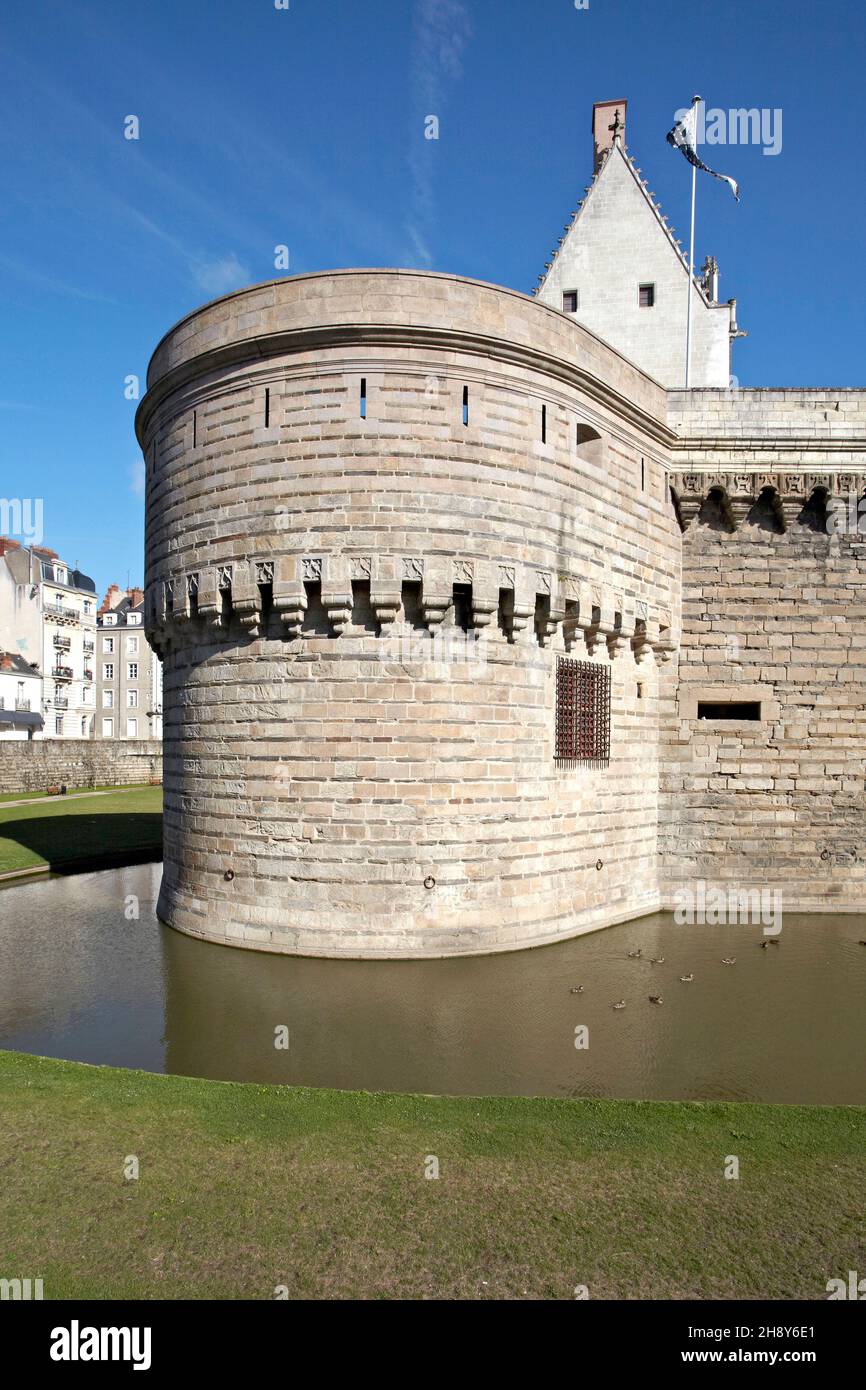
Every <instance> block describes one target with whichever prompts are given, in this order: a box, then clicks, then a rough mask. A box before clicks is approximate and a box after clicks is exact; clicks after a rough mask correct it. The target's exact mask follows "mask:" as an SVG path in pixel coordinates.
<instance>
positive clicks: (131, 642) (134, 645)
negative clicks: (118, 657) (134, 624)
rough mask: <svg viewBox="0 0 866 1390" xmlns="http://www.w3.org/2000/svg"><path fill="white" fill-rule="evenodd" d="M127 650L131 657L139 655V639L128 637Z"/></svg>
mask: <svg viewBox="0 0 866 1390" xmlns="http://www.w3.org/2000/svg"><path fill="white" fill-rule="evenodd" d="M126 650H127V651H128V652H129V654H130V656H135V655H137V653H138V638H137V637H127V639H126Z"/></svg>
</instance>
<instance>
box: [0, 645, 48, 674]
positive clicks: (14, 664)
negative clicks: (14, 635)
mask: <svg viewBox="0 0 866 1390" xmlns="http://www.w3.org/2000/svg"><path fill="white" fill-rule="evenodd" d="M0 675H16V676H31V677H32V678H33V679H34V680H38V679H39V666H38V665H37V664H36V663H35V662H30V661H25V660H24V658H23V656H19V654H18V652H0Z"/></svg>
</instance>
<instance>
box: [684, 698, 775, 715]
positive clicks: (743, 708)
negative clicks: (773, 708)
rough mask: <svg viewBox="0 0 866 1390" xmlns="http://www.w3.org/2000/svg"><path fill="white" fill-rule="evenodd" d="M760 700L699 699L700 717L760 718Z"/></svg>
mask: <svg viewBox="0 0 866 1390" xmlns="http://www.w3.org/2000/svg"><path fill="white" fill-rule="evenodd" d="M760 717H761V702H760V700H724V701H722V700H698V719H760Z"/></svg>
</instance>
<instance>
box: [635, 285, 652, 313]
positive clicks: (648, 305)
mask: <svg viewBox="0 0 866 1390" xmlns="http://www.w3.org/2000/svg"><path fill="white" fill-rule="evenodd" d="M637 302H638V304H639V305H640V307H641V309H652V308H653V306H654V305H655V302H656V287H655V285H638V287H637Z"/></svg>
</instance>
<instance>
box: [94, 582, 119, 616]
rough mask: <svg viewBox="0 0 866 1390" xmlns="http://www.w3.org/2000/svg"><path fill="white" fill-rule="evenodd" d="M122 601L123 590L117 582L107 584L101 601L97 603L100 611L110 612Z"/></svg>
mask: <svg viewBox="0 0 866 1390" xmlns="http://www.w3.org/2000/svg"><path fill="white" fill-rule="evenodd" d="M122 601H123V590H122V589H121V587H120V585H119V584H109V586H108V591H107V593H106V595H105V598H104V599H103V600H102V603H101V604H100V605H99V611H100V613H112V612H113V611H114V609H115V608H116V607H117V605H118V604H119V603H121V602H122Z"/></svg>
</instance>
